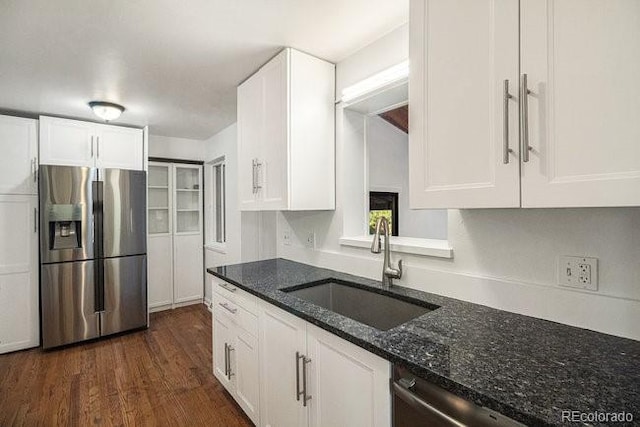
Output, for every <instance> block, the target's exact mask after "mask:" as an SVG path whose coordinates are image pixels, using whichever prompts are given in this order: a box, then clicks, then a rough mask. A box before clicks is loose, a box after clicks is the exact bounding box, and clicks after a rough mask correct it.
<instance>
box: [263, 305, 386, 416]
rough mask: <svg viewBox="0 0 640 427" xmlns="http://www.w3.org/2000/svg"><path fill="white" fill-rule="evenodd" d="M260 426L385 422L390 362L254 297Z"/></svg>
mask: <svg viewBox="0 0 640 427" xmlns="http://www.w3.org/2000/svg"><path fill="white" fill-rule="evenodd" d="M259 321H260V325H259V331H260V335H259V338H260V395H261V401H260V408H261V409H260V421H261V422H260V425H261V426H265V427H267V426H269V427H276V426H277V427H288V426H291V427H305V426H310V427H320V426H345V427H346V426H349V427H359V426H362V427H364V426H368V427H388V426H390V425H391V396H390V392H389V377H390V370H391V366H390V363H389V362H388V361H386V360H384V359H382V358H380V357H378V356H376V355H374V354H372V353H369V352H368V351H366V350H363V349H362V348H360V347H358V346H356V345H354V344H351V343H349V342H347V341H345V340H343V339H342V338H339V337H337V336H336V335H333V334H331V333H329V332H326V331H324V330H322V329H320V328H318V327H316V326H313V325H311V324H309V323H307V322H305V321H304V320H302V319H300V318H298V317H296V316H294V315H292V314H289V313H286V312H284V311H282V310H280V309H279V308H276V307H275V306H273V305H271V304H269V303H266V302H262V301H261V302H260V310H259Z"/></svg>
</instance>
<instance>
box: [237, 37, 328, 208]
mask: <svg viewBox="0 0 640 427" xmlns="http://www.w3.org/2000/svg"><path fill="white" fill-rule="evenodd" d="M334 82H335V66H334V65H333V64H331V63H329V62H326V61H323V60H321V59H318V58H315V57H313V56H310V55H308V54H305V53H302V52H298V51H296V50H294V49H290V48H287V49H284V50H283V51H282V52H281V53H280V54H278V55H277V56H276V57H275V58H273V59H272V60H271V61H269V62H268V63H267V64H265V65H264V66H263V67H262V68H261V69H260V70H258V72H256V73H255V74H254V75H253V76H251V77H250V78H249V79H247V80H246V81H245V82H244V83H242V84H241V85H240V86H239V87H238V159H239V168H238V169H239V172H238V182H239V194H240V201H239V205H240V209H241V210H245V211H248V210H327V209H334V208H335V141H334V127H335V123H334V117H335V115H334V97H335V84H334Z"/></svg>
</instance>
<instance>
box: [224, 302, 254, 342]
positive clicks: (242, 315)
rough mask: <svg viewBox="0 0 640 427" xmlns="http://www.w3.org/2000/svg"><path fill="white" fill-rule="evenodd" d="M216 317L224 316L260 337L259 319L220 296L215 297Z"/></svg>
mask: <svg viewBox="0 0 640 427" xmlns="http://www.w3.org/2000/svg"><path fill="white" fill-rule="evenodd" d="M213 303H214V308H213V312H214V316H223V317H224V318H226V319H229V320H230V321H231V322H233V323H234V324H235V325H237V326H238V327H239V328H241V329H244V330H245V331H246V332H247V333H249V334H250V335H253V336H254V337H255V336H257V335H258V317H257V316H256V315H255V314H253V313H250V312H248V311H247V310H245V309H244V308H243V307H241V306H239V305H238V304H235V303H233V302H232V301H230V300H229V299H227V298H225V297H223V296H222V295H220V294H217V295H214V297H213Z"/></svg>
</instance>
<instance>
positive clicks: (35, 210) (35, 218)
mask: <svg viewBox="0 0 640 427" xmlns="http://www.w3.org/2000/svg"><path fill="white" fill-rule="evenodd" d="M33 232H34V233H37V232H38V208H33Z"/></svg>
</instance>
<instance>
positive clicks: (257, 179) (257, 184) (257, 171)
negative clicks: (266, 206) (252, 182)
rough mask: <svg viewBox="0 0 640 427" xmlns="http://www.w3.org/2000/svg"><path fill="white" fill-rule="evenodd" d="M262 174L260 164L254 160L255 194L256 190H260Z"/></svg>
mask: <svg viewBox="0 0 640 427" xmlns="http://www.w3.org/2000/svg"><path fill="white" fill-rule="evenodd" d="M261 174H262V162H260V161H259V160H258V159H256V193H257V192H258V190H260V189H261V188H262V185H260V182H261V179H260V176H261Z"/></svg>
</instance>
